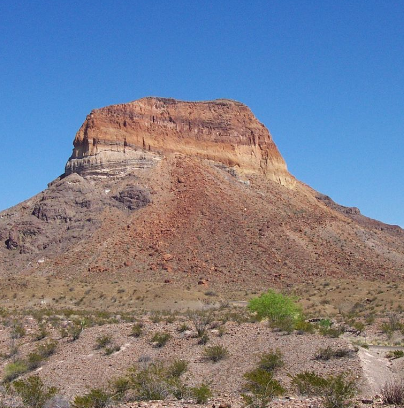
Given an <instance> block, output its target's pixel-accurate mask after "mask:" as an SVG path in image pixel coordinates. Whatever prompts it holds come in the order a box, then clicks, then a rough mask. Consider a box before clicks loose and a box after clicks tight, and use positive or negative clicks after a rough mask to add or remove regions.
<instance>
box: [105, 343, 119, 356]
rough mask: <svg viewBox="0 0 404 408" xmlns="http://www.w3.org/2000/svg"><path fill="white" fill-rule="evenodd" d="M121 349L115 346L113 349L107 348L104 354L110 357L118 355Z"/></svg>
mask: <svg viewBox="0 0 404 408" xmlns="http://www.w3.org/2000/svg"><path fill="white" fill-rule="evenodd" d="M120 349H121V346H117V345H113V346H111V347H105V350H104V354H105V355H106V356H110V355H111V354H113V353H116V352H117V351H119V350H120Z"/></svg>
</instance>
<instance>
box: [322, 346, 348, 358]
mask: <svg viewBox="0 0 404 408" xmlns="http://www.w3.org/2000/svg"><path fill="white" fill-rule="evenodd" d="M350 354H351V350H348V349H333V348H332V347H330V346H327V347H325V348H320V349H318V350H317V352H316V354H315V356H314V359H315V360H323V361H328V360H331V359H332V358H343V357H349V356H350Z"/></svg>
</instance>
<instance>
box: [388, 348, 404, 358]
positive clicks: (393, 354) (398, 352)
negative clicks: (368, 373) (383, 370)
mask: <svg viewBox="0 0 404 408" xmlns="http://www.w3.org/2000/svg"><path fill="white" fill-rule="evenodd" d="M386 357H387V358H390V359H392V360H394V359H396V358H400V357H404V351H403V350H392V351H389V352H388V353H387V354H386Z"/></svg>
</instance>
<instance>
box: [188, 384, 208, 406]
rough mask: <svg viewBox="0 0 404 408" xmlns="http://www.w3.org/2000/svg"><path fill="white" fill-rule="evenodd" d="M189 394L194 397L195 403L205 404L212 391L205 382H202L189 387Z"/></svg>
mask: <svg viewBox="0 0 404 408" xmlns="http://www.w3.org/2000/svg"><path fill="white" fill-rule="evenodd" d="M191 395H192V396H193V397H194V398H195V400H196V403H197V404H206V403H207V402H208V399H209V398H210V397H212V391H211V390H210V388H209V386H208V385H207V384H205V383H202V384H201V385H199V386H197V387H193V388H191Z"/></svg>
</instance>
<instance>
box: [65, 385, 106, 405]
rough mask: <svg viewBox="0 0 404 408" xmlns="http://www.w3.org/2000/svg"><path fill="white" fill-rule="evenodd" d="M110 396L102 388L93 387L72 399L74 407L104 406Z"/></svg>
mask: <svg viewBox="0 0 404 408" xmlns="http://www.w3.org/2000/svg"><path fill="white" fill-rule="evenodd" d="M110 398H111V396H110V395H109V394H108V393H107V392H106V391H104V390H101V389H99V388H93V389H92V390H90V391H89V392H88V393H87V394H85V395H82V396H77V397H76V398H75V399H74V401H73V407H74V408H105V407H106V406H107V405H108V403H109V401H110Z"/></svg>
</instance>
